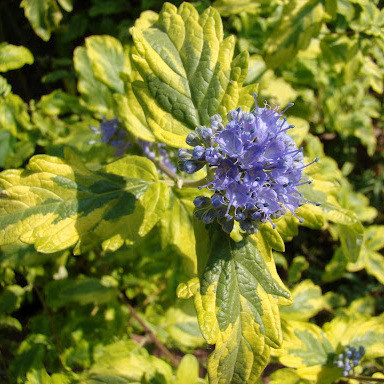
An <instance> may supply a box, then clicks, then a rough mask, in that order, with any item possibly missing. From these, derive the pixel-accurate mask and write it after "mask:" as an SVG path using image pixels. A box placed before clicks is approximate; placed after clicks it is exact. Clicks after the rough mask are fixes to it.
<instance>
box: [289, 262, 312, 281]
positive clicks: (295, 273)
mask: <svg viewBox="0 0 384 384" xmlns="http://www.w3.org/2000/svg"><path fill="white" fill-rule="evenodd" d="M308 267H309V263H308V261H307V259H306V258H305V257H304V256H296V257H294V259H293V260H292V263H291V265H290V266H289V270H288V281H289V282H290V283H295V282H296V281H298V280H300V278H301V274H302V273H303V272H304V271H305V270H306V269H307V268H308Z"/></svg>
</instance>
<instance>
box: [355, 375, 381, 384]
mask: <svg viewBox="0 0 384 384" xmlns="http://www.w3.org/2000/svg"><path fill="white" fill-rule="evenodd" d="M350 379H354V380H360V381H366V382H371V383H384V378H382V377H368V376H360V375H353V376H351V377H350Z"/></svg>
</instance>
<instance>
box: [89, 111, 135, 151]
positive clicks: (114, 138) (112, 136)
mask: <svg viewBox="0 0 384 384" xmlns="http://www.w3.org/2000/svg"><path fill="white" fill-rule="evenodd" d="M91 129H92V131H93V132H95V133H96V134H98V135H100V136H101V140H99V141H101V142H102V143H106V144H110V145H112V146H113V147H114V148H115V156H117V157H120V156H122V155H124V153H125V151H126V150H127V149H128V148H129V147H130V146H131V143H130V142H129V141H128V137H127V131H125V130H124V129H121V128H120V127H119V121H118V119H117V118H114V119H111V120H107V119H106V118H104V119H103V121H102V122H101V124H100V126H99V127H92V126H91ZM93 142H95V141H93Z"/></svg>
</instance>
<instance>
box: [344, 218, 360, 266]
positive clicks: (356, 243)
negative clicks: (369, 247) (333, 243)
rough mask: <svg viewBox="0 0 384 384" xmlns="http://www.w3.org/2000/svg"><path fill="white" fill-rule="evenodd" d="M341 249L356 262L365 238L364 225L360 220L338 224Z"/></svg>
mask: <svg viewBox="0 0 384 384" xmlns="http://www.w3.org/2000/svg"><path fill="white" fill-rule="evenodd" d="M338 229H339V234H340V242H341V249H342V250H343V253H344V255H345V256H347V258H348V259H349V260H350V261H352V262H354V261H356V260H357V259H358V258H359V254H360V251H361V248H362V245H363V240H364V227H363V225H362V224H361V223H360V222H356V223H355V224H353V225H342V224H339V225H338Z"/></svg>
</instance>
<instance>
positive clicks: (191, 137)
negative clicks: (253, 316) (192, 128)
mask: <svg viewBox="0 0 384 384" xmlns="http://www.w3.org/2000/svg"><path fill="white" fill-rule="evenodd" d="M185 141H186V142H187V144H188V145H190V146H191V147H196V145H200V143H201V140H200V137H199V135H198V134H197V133H196V132H191V133H188V136H187V139H186V140H185Z"/></svg>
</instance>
